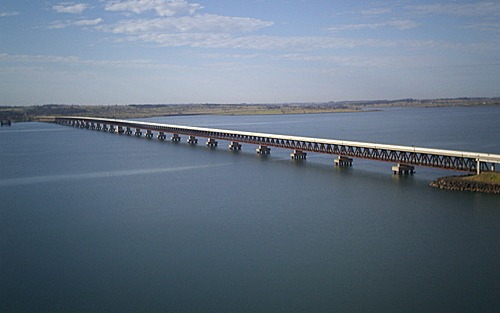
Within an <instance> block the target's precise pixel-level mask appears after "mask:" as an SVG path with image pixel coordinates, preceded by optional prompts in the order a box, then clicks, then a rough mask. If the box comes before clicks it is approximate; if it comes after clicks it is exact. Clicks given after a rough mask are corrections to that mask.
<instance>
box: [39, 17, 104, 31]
mask: <svg viewBox="0 0 500 313" xmlns="http://www.w3.org/2000/svg"><path fill="white" fill-rule="evenodd" d="M102 22H103V19H102V18H96V19H93V20H76V21H54V22H52V23H51V24H50V25H49V26H48V28H49V29H62V28H66V27H70V26H96V25H99V24H101V23H102Z"/></svg>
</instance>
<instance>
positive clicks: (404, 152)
mask: <svg viewBox="0 0 500 313" xmlns="http://www.w3.org/2000/svg"><path fill="white" fill-rule="evenodd" d="M55 122H56V123H58V124H62V125H67V126H73V127H79V128H84V129H93V130H99V131H107V132H111V133H118V134H125V135H135V136H138V137H141V136H142V135H143V134H144V136H145V137H146V138H150V139H151V138H153V137H154V136H155V135H156V137H157V138H158V140H166V139H167V135H166V134H171V137H170V140H172V141H173V142H179V141H180V140H181V137H180V136H181V135H183V136H188V137H187V143H188V144H197V143H198V138H197V137H202V138H207V141H206V145H207V146H210V147H216V146H217V144H218V142H217V140H224V141H228V142H229V149H231V150H241V143H248V144H254V145H258V147H257V148H256V152H257V153H258V154H269V153H270V152H271V148H270V147H277V148H283V149H290V150H293V152H292V153H291V154H290V156H291V158H292V159H295V160H303V159H305V158H306V156H307V152H314V153H324V154H331V155H335V156H337V158H335V159H334V162H335V165H337V166H351V165H352V161H353V159H352V158H362V159H370V160H376V161H385V162H392V163H395V164H394V166H392V171H393V172H394V173H395V174H402V173H404V174H407V173H411V174H413V171H414V167H415V166H426V167H434V168H442V169H448V170H455V171H466V172H476V173H480V172H487V171H493V172H494V171H495V167H496V164H499V163H500V155H499V154H491V153H480V152H467V151H455V150H444V149H431V148H421V147H413V146H400V145H387V144H378V143H367V142H356V141H344V140H335V139H322V138H312V137H299V136H288V135H277V134H265V133H256V132H246V131H236V130H225V129H214V128H205V127H191V126H180V125H170V124H159V123H150V122H140V121H130V120H120V119H108V118H95V117H82V116H70V117H56V118H55Z"/></svg>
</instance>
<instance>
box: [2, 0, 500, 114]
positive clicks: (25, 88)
mask: <svg viewBox="0 0 500 313" xmlns="http://www.w3.org/2000/svg"><path fill="white" fill-rule="evenodd" d="M499 16H500V3H498V2H495V1H463V0H461V1H453V2H450V1H413V0H409V1H397V2H394V1H387V0H382V1H378V2H376V3H373V2H372V1H356V2H352V1H347V0H343V1H335V2H334V3H332V2H331V1H322V0H318V1H284V0H283V1H269V0H253V1H243V0H235V1H225V0H219V1H206V0H205V1H186V0H170V1H168V0H154V1H153V0H142V1H138V0H92V1H69V2H68V1H43V2H40V3H39V2H33V1H29V0H19V1H10V2H3V3H2V2H0V27H1V28H2V35H3V36H2V39H1V40H2V48H0V77H1V80H2V84H0V106H34V105H46V104H57V103H61V105H131V104H137V105H144V104H153V105H160V104H173V105H179V104H193V105H201V104H226V105H229V104H240V105H241V104H286V103H295V104H298V103H303V104H306V103H328V102H350V101H353V102H356V101H367V102H368V101H398V100H408V99H413V100H417V101H422V100H431V99H457V98H497V97H498V96H499V94H498V92H499V90H500V88H499V87H500V86H499V83H498V81H499V80H498V79H499V78H500V53H499V50H500V44H499V43H500V41H499V39H500V19H499ZM345 99H350V100H345ZM367 99H373V100H367ZM381 99H386V100H381ZM391 99H393V100H391Z"/></svg>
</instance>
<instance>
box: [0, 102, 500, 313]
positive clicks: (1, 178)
mask: <svg viewBox="0 0 500 313" xmlns="http://www.w3.org/2000/svg"><path fill="white" fill-rule="evenodd" d="M144 120H146V121H154V122H162V123H170V124H178V125H190V126H204V127H213V128H222V129H235V130H243V131H258V132H267V133H278V134H290V135H300V136H313V137H322V138H332V139H345V140H356V141H367V142H377V143H388V144H402V145H415V146H421V147H429V148H446V149H454V150H468V151H478V152H489V153H500V136H499V135H500V123H499V122H500V108H499V107H474V108H468V107H462V108H421V109H401V108H391V109H384V110H382V111H377V112H364V113H342V114H311V115H271V116H182V117H163V118H151V119H144ZM167 136H170V134H167ZM185 141H186V137H185V136H184V137H183V138H182V142H181V143H177V144H175V143H172V142H170V141H168V140H167V141H165V142H159V141H158V140H156V139H153V140H147V139H145V138H144V137H143V138H136V137H134V136H130V137H128V136H125V135H122V136H120V135H114V134H110V133H104V132H98V131H91V130H82V129H77V128H72V127H66V126H60V125H55V124H44V123H16V124H13V125H12V127H3V128H1V129H0V146H1V148H0V149H1V150H0V311H1V312H500V297H499V294H500V293H499V291H500V268H499V266H500V241H499V240H500V197H499V196H498V195H487V194H476V193H470V192H451V191H444V190H438V189H434V188H431V187H429V186H428V184H429V183H430V181H432V180H433V179H435V178H437V177H440V176H446V175H455V174H458V173H456V172H450V171H444V170H437V169H432V168H422V167H417V168H416V173H415V174H414V175H407V176H397V175H396V176H394V175H392V172H391V166H392V165H393V164H391V163H384V162H374V161H369V160H360V159H355V160H354V164H353V166H352V167H351V168H347V169H342V168H335V167H334V165H333V156H329V155H321V154H314V153H309V154H308V159H307V160H306V161H305V162H294V161H291V160H290V156H289V153H290V151H288V150H280V149H277V148H272V151H271V155H270V156H268V157H259V156H257V155H256V153H255V148H256V146H254V145H249V144H243V149H242V151H239V152H231V151H229V150H228V149H227V142H224V141H219V147H218V148H216V149H210V148H207V147H206V146H205V145H204V141H205V140H204V139H203V138H199V144H198V145H197V146H194V147H193V146H189V145H187V144H186V142H185Z"/></svg>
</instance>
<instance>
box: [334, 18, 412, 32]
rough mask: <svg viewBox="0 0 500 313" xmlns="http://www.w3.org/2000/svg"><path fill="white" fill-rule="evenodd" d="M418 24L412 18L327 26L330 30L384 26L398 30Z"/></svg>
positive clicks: (378, 27)
mask: <svg viewBox="0 0 500 313" xmlns="http://www.w3.org/2000/svg"><path fill="white" fill-rule="evenodd" d="M419 25H420V24H419V23H417V22H415V21H412V20H393V21H388V22H382V23H362V24H344V25H337V26H332V27H330V28H328V30H330V31H342V30H360V29H380V28H386V27H393V28H396V29H398V30H408V29H412V28H416V27H418V26H419Z"/></svg>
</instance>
